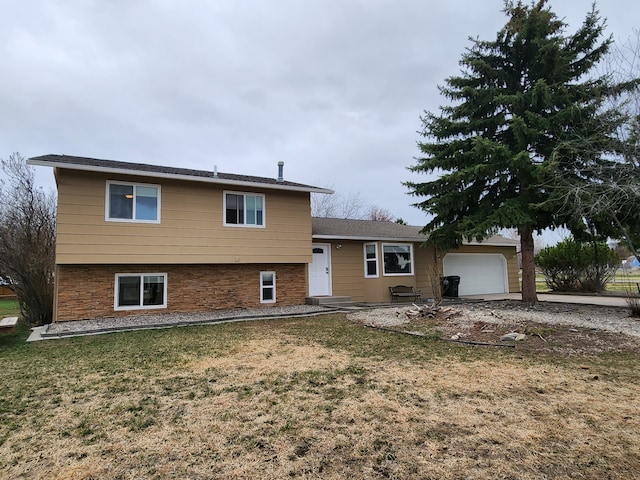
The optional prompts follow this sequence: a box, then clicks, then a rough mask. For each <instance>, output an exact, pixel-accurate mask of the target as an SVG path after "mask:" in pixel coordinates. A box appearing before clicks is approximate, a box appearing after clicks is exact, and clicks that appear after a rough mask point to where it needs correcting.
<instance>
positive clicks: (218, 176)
mask: <svg viewBox="0 0 640 480" xmlns="http://www.w3.org/2000/svg"><path fill="white" fill-rule="evenodd" d="M28 162H29V164H31V165H40V166H48V167H52V168H53V169H54V173H55V178H56V183H57V187H58V217H57V243H56V275H55V299H54V302H55V303H54V321H57V322H60V321H70V320H80V319H86V318H96V317H108V316H111V317H117V316H123V315H132V314H144V313H151V312H155V313H157V312H159V311H160V312H168V313H174V312H198V311H207V310H214V309H232V308H233V309H235V308H255V307H265V308H268V307H270V306H274V305H296V304H302V303H304V302H305V301H306V300H307V297H310V296H331V295H346V296H351V297H353V299H354V300H356V301H363V302H385V301H389V299H390V298H389V291H388V286H389V285H393V284H412V285H413V286H415V287H418V288H422V289H423V290H424V291H427V290H428V289H429V286H430V284H431V280H432V279H433V276H434V275H439V274H442V273H444V274H445V275H461V276H462V281H461V284H460V294H471V293H489V290H491V291H494V290H495V291H496V292H497V291H501V292H508V291H517V290H518V279H517V266H516V264H515V246H514V245H513V243H510V242H512V241H508V240H506V239H502V238H496V239H491V240H490V241H488V242H485V243H483V244H482V245H467V246H465V247H463V248H462V249H460V251H457V252H451V253H441V252H438V253H435V251H434V250H433V248H432V247H430V248H423V247H421V244H422V242H424V240H425V237H424V236H423V235H421V234H419V228H417V227H409V226H406V225H397V224H394V223H388V222H364V221H362V222H361V221H350V220H336V219H312V218H311V208H310V195H311V193H325V194H330V193H332V192H331V191H330V190H327V189H323V188H318V187H314V186H310V185H304V184H299V183H294V182H289V181H286V180H284V178H283V175H282V165H280V168H279V172H278V177H277V178H266V177H254V176H246V175H235V174H226V173H218V172H217V171H213V172H209V171H200V170H189V169H184V168H175V167H160V166H155V165H147V164H137V163H127V162H117V161H111V160H99V159H93V158H84V157H72V156H66V155H45V156H40V157H34V158H31V159H29V161H28ZM434 262H435V263H434ZM443 269H444V270H443ZM437 280H438V281H439V279H437Z"/></svg>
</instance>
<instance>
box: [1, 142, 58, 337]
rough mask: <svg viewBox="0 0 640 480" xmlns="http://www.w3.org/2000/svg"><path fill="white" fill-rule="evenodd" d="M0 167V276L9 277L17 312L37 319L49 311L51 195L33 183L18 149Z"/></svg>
mask: <svg viewBox="0 0 640 480" xmlns="http://www.w3.org/2000/svg"><path fill="white" fill-rule="evenodd" d="M0 167H1V170H2V173H3V177H5V178H3V179H0V199H1V201H0V276H1V277H3V278H5V279H10V281H11V287H12V288H13V290H14V291H15V293H16V295H17V297H18V303H19V305H20V311H21V314H22V317H23V318H24V319H25V320H26V321H27V322H28V323H29V324H31V325H43V324H45V323H49V322H51V320H52V314H53V276H54V265H55V228H56V227H55V226H56V202H55V196H54V194H53V193H47V192H45V191H44V190H43V189H42V188H39V187H37V186H36V184H35V175H34V171H33V169H32V168H30V167H29V166H27V164H26V162H25V159H24V158H23V157H22V156H20V154H18V153H14V154H12V155H11V156H10V157H9V159H8V160H4V159H2V160H0Z"/></svg>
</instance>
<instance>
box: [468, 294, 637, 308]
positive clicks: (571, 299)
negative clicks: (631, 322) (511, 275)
mask: <svg viewBox="0 0 640 480" xmlns="http://www.w3.org/2000/svg"><path fill="white" fill-rule="evenodd" d="M461 298H464V299H469V300H518V301H520V300H522V295H521V294H520V293H493V294H489V295H467V296H464V297H461ZM538 300H539V301H541V302H558V303H580V304H583V305H604V306H607V307H627V306H628V305H627V299H626V297H616V296H610V295H572V294H559V293H538Z"/></svg>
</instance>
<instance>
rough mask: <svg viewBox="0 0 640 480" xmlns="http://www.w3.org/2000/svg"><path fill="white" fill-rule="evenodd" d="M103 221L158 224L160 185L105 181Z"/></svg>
mask: <svg viewBox="0 0 640 480" xmlns="http://www.w3.org/2000/svg"><path fill="white" fill-rule="evenodd" d="M106 190H107V198H106V202H105V206H106V208H105V220H108V221H111V222H140V223H160V185H147V184H139V183H126V182H112V181H107V189H106Z"/></svg>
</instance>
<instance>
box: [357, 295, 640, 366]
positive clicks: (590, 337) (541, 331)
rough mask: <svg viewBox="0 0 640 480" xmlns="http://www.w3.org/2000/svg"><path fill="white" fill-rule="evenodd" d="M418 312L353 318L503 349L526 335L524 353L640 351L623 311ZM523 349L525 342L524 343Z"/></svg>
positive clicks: (638, 327) (567, 307)
mask: <svg viewBox="0 0 640 480" xmlns="http://www.w3.org/2000/svg"><path fill="white" fill-rule="evenodd" d="M411 310H414V311H415V310H416V309H415V307H413V306H403V307H392V308H379V309H373V310H363V311H359V312H354V313H350V314H349V315H348V318H349V319H350V320H352V321H354V322H358V323H362V324H364V325H367V326H372V327H381V328H386V329H393V330H397V331H401V332H404V333H412V334H417V335H426V334H429V335H436V336H439V337H440V338H442V339H446V340H451V339H453V340H461V341H468V342H488V343H495V344H501V343H503V337H504V336H505V335H506V334H509V333H521V334H524V338H526V341H524V342H522V348H531V349H539V350H553V351H556V352H558V351H562V352H563V353H568V354H572V353H585V352H589V353H596V352H601V351H612V350H618V349H622V348H625V349H626V348H632V349H639V348H640V321H639V319H636V318H632V317H630V315H629V310H628V309H626V308H619V307H602V306H594V305H582V304H568V303H566V304H565V303H555V302H554V303H551V302H540V303H539V304H537V305H536V306H534V307H525V306H524V305H523V304H522V303H520V302H513V301H494V302H479V303H473V304H457V305H448V306H446V307H443V308H442V309H441V311H440V312H439V313H437V314H436V315H435V316H433V317H432V318H428V317H423V316H417V317H412V316H410V315H407V312H409V313H410V311H411ZM518 343H520V342H518Z"/></svg>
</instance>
